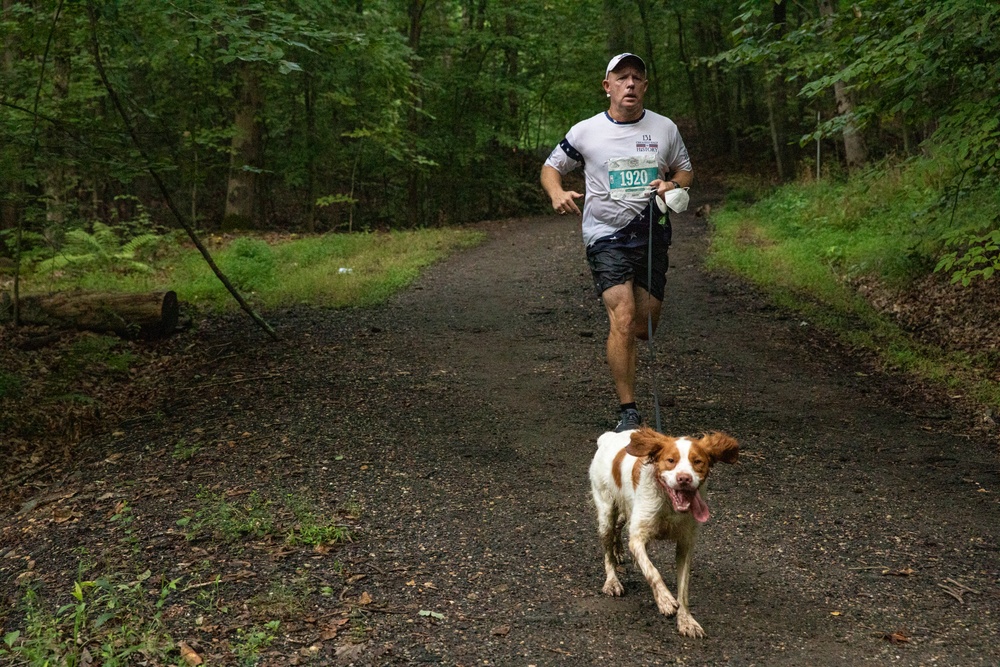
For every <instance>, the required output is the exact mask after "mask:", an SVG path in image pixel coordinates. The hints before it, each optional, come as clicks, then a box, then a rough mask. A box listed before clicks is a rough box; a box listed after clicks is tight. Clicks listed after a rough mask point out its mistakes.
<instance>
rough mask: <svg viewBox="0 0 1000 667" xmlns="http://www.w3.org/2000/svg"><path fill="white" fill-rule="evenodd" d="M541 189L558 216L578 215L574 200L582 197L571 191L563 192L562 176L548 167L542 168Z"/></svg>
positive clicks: (578, 211)
mask: <svg viewBox="0 0 1000 667" xmlns="http://www.w3.org/2000/svg"><path fill="white" fill-rule="evenodd" d="M541 178H542V187H543V188H544V189H545V192H546V194H548V195H549V199H551V200H552V210H553V211H555V212H556V213H558V214H559V215H566V214H567V213H576V214H577V215H580V207H579V206H577V205H576V202H575V201H573V200H574V199H579V198H580V197H582V196H583V195H582V194H580V193H579V192H574V191H572V190H563V187H562V175H561V174H560V173H559V172H558V171H556V170H555V169H553V168H552V167H550V166H548V165H543V166H542V177H541Z"/></svg>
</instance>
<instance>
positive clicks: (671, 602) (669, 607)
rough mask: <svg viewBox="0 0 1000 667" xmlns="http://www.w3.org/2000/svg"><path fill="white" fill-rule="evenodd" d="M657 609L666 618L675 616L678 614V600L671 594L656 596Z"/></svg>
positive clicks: (665, 593)
mask: <svg viewBox="0 0 1000 667" xmlns="http://www.w3.org/2000/svg"><path fill="white" fill-rule="evenodd" d="M656 608H657V609H659V610H660V613H661V614H663V615H664V616H673V615H674V614H676V613H677V600H675V599H674V596H673V595H671V594H670V593H667V592H664V593H662V594H660V595H657V596H656Z"/></svg>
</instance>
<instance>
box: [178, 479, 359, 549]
mask: <svg viewBox="0 0 1000 667" xmlns="http://www.w3.org/2000/svg"><path fill="white" fill-rule="evenodd" d="M197 500H198V503H199V507H198V508H197V509H194V510H190V511H188V512H187V514H186V515H185V516H184V517H183V518H181V519H180V520H179V521H178V522H177V524H178V525H180V526H183V527H184V528H185V529H186V531H187V537H188V539H189V540H195V539H201V538H204V537H211V538H213V539H216V540H219V541H222V542H226V543H230V544H231V543H235V542H238V541H240V540H243V539H245V538H248V537H249V538H255V539H263V538H268V537H271V538H282V539H284V541H285V543H287V544H289V545H292V546H311V547H317V546H321V545H325V544H336V543H338V542H346V541H350V540H351V539H352V535H351V531H350V530H349V529H348V528H347V527H345V526H342V525H339V524H337V523H336V522H335V521H334V520H333V519H332V518H331V517H322V516H319V515H317V514H316V513H315V512H314V511H313V510H312V509H311V507H312V506H313V503H312V502H311V501H310V500H308V499H307V498H303V497H299V496H296V495H294V494H286V495H285V496H284V497H283V498H282V499H281V500H280V501H274V500H271V499H269V498H267V497H265V496H264V495H263V494H261V493H260V492H259V491H252V492H251V493H249V494H247V495H246V496H239V497H233V498H230V497H227V496H226V494H225V493H215V492H211V491H207V490H204V489H203V490H202V491H200V492H199V493H198V495H197Z"/></svg>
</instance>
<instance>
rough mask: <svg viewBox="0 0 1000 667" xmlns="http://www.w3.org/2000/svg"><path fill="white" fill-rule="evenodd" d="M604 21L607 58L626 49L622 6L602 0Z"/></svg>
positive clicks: (626, 29) (626, 32)
mask: <svg viewBox="0 0 1000 667" xmlns="http://www.w3.org/2000/svg"><path fill="white" fill-rule="evenodd" d="M604 20H605V29H606V31H607V45H608V58H609V59H610V58H611V56H613V55H615V54H618V53H622V52H623V51H626V50H627V49H628V41H629V40H628V27H627V24H626V22H625V21H623V20H622V6H621V2H620V1H618V0H604Z"/></svg>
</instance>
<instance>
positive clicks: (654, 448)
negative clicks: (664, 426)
mask: <svg viewBox="0 0 1000 667" xmlns="http://www.w3.org/2000/svg"><path fill="white" fill-rule="evenodd" d="M663 440H664V438H663V436H662V435H660V434H659V433H657V432H656V431H654V430H653V429H651V428H648V427H646V426H643V427H642V428H640V429H639V430H638V431H633V432H632V437H631V439H630V440H629V443H628V447H626V448H625V453H626V454H630V455H632V456H634V457H636V458H637V459H641V458H645V457H647V456H650V455H651V454H655V453H656V452H658V451H660V447H662V446H663Z"/></svg>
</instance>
